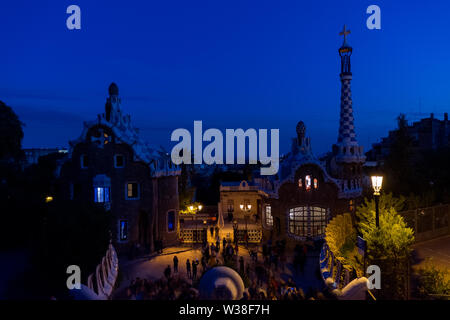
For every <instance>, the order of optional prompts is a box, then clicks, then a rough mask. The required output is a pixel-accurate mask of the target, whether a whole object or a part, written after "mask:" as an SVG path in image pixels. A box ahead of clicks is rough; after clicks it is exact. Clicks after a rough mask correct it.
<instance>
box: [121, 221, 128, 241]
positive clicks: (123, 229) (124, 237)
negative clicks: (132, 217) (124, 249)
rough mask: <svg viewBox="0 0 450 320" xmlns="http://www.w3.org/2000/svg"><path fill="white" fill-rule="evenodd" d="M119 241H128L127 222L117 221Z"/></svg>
mask: <svg viewBox="0 0 450 320" xmlns="http://www.w3.org/2000/svg"><path fill="white" fill-rule="evenodd" d="M119 240H120V241H127V240H128V220H119Z"/></svg>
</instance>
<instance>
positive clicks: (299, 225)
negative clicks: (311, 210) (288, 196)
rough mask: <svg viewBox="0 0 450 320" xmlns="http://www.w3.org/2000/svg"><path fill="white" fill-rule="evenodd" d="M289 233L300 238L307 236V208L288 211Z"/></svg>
mask: <svg viewBox="0 0 450 320" xmlns="http://www.w3.org/2000/svg"><path fill="white" fill-rule="evenodd" d="M289 232H290V233H291V234H294V235H297V236H301V237H306V236H308V208H307V207H297V208H293V209H290V210H289Z"/></svg>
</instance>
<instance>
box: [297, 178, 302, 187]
mask: <svg viewBox="0 0 450 320" xmlns="http://www.w3.org/2000/svg"><path fill="white" fill-rule="evenodd" d="M298 187H299V188H303V182H302V178H300V179H298Z"/></svg>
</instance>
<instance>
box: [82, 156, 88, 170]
mask: <svg viewBox="0 0 450 320" xmlns="http://www.w3.org/2000/svg"><path fill="white" fill-rule="evenodd" d="M80 166H81V168H82V169H86V168H87V167H89V157H88V156H87V155H86V154H82V155H81V157H80Z"/></svg>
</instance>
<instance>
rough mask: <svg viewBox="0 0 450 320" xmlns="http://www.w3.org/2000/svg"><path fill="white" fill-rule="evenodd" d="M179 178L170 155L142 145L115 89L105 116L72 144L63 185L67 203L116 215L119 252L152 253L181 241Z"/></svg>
mask: <svg viewBox="0 0 450 320" xmlns="http://www.w3.org/2000/svg"><path fill="white" fill-rule="evenodd" d="M179 173H180V170H179V167H177V166H174V165H173V164H172V162H171V160H170V157H169V156H168V154H167V153H166V152H165V151H164V150H158V149H154V148H152V147H150V146H149V145H147V144H146V143H144V142H143V141H142V140H141V139H140V137H139V135H138V130H137V129H136V128H134V127H133V126H132V124H131V120H130V116H129V115H123V114H122V109H121V99H120V98H119V90H118V87H117V85H116V84H114V83H112V84H111V85H110V87H109V97H108V98H107V102H106V105H105V113H102V114H99V115H98V117H97V119H96V120H94V121H90V122H84V126H83V130H82V133H81V135H80V137H79V138H78V139H76V140H74V141H71V142H70V150H69V153H68V156H67V159H65V160H64V163H63V164H62V166H61V169H60V179H61V182H62V188H61V189H62V190H64V196H65V197H66V198H67V199H71V200H74V201H77V202H91V203H95V204H96V205H99V206H103V207H104V208H105V209H106V210H107V211H109V212H110V214H111V221H112V223H111V226H110V230H111V235H112V240H113V242H114V243H115V247H116V248H118V250H123V249H125V248H128V247H129V246H130V244H140V246H141V247H142V248H149V249H152V248H153V245H154V243H155V241H156V240H162V241H163V243H164V244H171V243H175V242H176V241H177V229H178V206H179V204H178V175H179Z"/></svg>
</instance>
